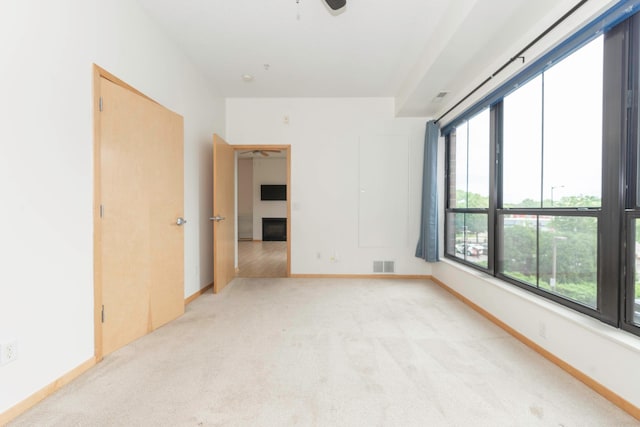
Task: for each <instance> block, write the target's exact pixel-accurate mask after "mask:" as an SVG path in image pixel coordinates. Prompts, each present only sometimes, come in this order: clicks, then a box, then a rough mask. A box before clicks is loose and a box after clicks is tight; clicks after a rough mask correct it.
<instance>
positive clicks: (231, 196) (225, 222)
mask: <svg viewBox="0 0 640 427" xmlns="http://www.w3.org/2000/svg"><path fill="white" fill-rule="evenodd" d="M234 173H235V155H234V149H233V147H232V146H231V145H229V144H227V142H226V141H225V140H224V139H222V138H220V137H219V136H218V135H213V214H214V217H213V218H212V219H213V220H214V222H213V292H214V293H218V292H220V291H221V290H222V289H224V287H225V286H227V285H228V284H229V282H231V281H232V280H233V278H234V277H235V238H234V233H235V221H236V214H235V185H234ZM222 218H224V219H222Z"/></svg>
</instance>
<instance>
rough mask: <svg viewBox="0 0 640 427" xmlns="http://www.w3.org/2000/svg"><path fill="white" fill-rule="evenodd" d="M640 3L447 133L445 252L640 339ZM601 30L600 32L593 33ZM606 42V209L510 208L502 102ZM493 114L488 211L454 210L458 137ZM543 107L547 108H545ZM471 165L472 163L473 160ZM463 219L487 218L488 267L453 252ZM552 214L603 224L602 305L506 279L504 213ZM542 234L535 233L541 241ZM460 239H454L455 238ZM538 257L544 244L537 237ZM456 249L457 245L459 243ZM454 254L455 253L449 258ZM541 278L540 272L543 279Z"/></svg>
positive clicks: (620, 8)
mask: <svg viewBox="0 0 640 427" xmlns="http://www.w3.org/2000/svg"><path fill="white" fill-rule="evenodd" d="M638 6H639V2H637V1H636V2H630V1H626V2H625V1H623V2H621V3H619V4H617V5H616V6H614V7H613V8H612V9H610V10H609V11H607V12H605V13H604V14H603V15H602V16H601V17H600V18H599V19H597V20H595V21H594V22H592V23H590V24H588V25H587V26H585V27H584V28H583V29H581V30H579V31H578V32H577V33H576V34H575V35H574V36H572V37H570V38H569V39H567V40H566V41H565V42H562V43H560V45H559V46H558V47H557V48H556V49H554V50H552V51H551V52H549V53H547V54H546V55H544V56H543V57H542V58H541V59H540V60H539V61H536V62H535V63H534V64H532V66H530V67H529V68H528V69H526V70H524V71H523V72H522V73H520V74H519V75H517V76H515V77H513V78H511V79H509V80H508V81H507V82H506V83H505V84H503V85H501V86H500V87H498V89H496V90H495V91H494V92H492V93H490V94H489V95H487V96H485V97H484V98H483V99H482V100H481V101H480V102H478V103H477V104H475V105H473V106H472V107H470V108H469V109H467V110H466V111H465V112H463V113H462V114H461V115H460V116H458V117H456V118H455V119H454V120H452V121H451V122H449V123H448V124H447V125H446V126H444V127H443V129H442V134H443V135H444V137H445V191H446V196H445V201H446V202H445V253H444V256H445V257H446V258H448V259H452V260H453V261H455V262H458V263H461V264H464V265H467V266H469V267H470V268H473V269H476V270H480V271H482V272H485V273H488V274H490V275H492V276H494V277H496V278H498V279H500V280H503V281H505V282H508V283H510V284H513V285H515V286H518V287H520V288H522V289H525V290H527V291H529V292H532V293H534V294H537V295H539V296H542V297H544V298H545V299H548V300H551V301H554V302H557V303H559V304H561V305H563V306H565V307H567V308H570V309H573V310H576V311H578V312H581V313H584V314H586V315H589V316H591V317H594V318H597V319H599V320H600V321H602V322H604V323H606V324H609V325H611V326H614V327H618V328H620V329H623V330H625V331H628V332H631V333H633V334H636V335H640V324H635V323H633V318H634V304H635V298H640V295H635V256H636V253H635V233H634V232H633V231H634V230H635V221H636V219H637V220H640V195H638V194H636V190H637V189H640V170H639V169H640V159H638V155H639V154H640V96H639V94H640V13H637V12H638ZM594 29H595V30H596V31H594ZM601 34H604V41H603V55H604V57H603V67H604V69H603V107H602V108H603V112H602V114H603V121H602V163H601V168H602V187H601V207H599V208H585V207H575V208H566V207H559V208H554V207H543V206H541V207H540V208H504V205H503V200H502V193H503V170H502V167H503V159H502V158H501V153H502V151H503V149H502V146H503V124H504V106H503V99H504V97H506V96H507V95H508V94H509V93H511V92H513V91H514V90H516V89H514V88H517V87H519V86H520V85H523V84H525V83H527V82H528V81H529V80H531V79H533V78H535V77H537V76H538V75H540V74H541V73H543V72H544V71H545V70H547V69H549V68H550V67H552V66H553V65H555V64H556V63H558V62H559V61H561V60H562V59H564V58H565V57H567V56H569V55H571V54H572V53H573V52H575V51H577V50H579V49H580V48H581V47H582V46H584V45H586V44H587V43H589V42H590V41H591V40H593V39H595V38H596V37H598V36H600V35H601ZM484 108H490V117H491V118H490V121H491V124H490V150H491V151H490V188H489V208H488V209H477V208H473V209H469V208H452V207H451V206H450V197H449V196H450V194H449V192H450V190H451V188H450V177H451V175H450V173H451V171H450V165H451V161H452V158H451V156H452V155H455V153H451V151H450V146H451V138H452V131H453V130H454V129H455V128H456V127H457V126H458V125H459V124H460V123H462V122H463V121H465V120H466V121H468V120H469V119H471V118H473V117H474V116H475V115H477V114H478V113H479V112H481V111H482V110H483V109H484ZM543 108H544V106H543ZM469 160H470V159H467V161H469ZM456 213H483V214H486V215H487V218H488V260H487V262H488V265H487V268H483V267H481V266H478V265H476V264H474V263H472V262H468V261H466V260H465V259H461V258H458V257H457V256H456V253H455V248H450V236H449V234H448V232H449V224H448V222H449V217H450V215H451V214H456ZM510 214H523V215H547V216H576V217H591V218H595V219H596V221H597V232H596V233H597V235H596V239H597V248H596V251H597V261H596V266H597V267H596V268H597V272H596V277H597V307H596V308H592V307H589V306H587V305H584V304H582V303H580V302H577V301H575V300H572V299H569V298H568V297H563V296H561V295H559V294H556V293H551V292H548V291H546V290H544V289H540V288H539V287H538V286H532V285H531V284H529V283H524V282H522V281H518V280H517V279H514V278H512V277H509V276H506V275H505V274H504V273H503V269H502V268H503V265H499V264H500V257H499V256H498V254H499V252H500V251H502V250H503V248H502V245H501V243H500V240H499V239H500V238H501V236H500V235H499V234H500V233H501V230H500V226H499V224H500V219H501V217H502V216H503V215H510ZM538 232H539V228H537V231H536V235H537V236H538V234H537V233H538ZM454 240H455V236H454ZM536 240H537V243H536V254H539V245H540V241H539V238H538V237H537V238H536ZM453 244H454V245H455V241H454V242H453ZM450 250H453V252H452V254H450V253H449V252H450ZM536 274H537V275H539V271H537V273H536Z"/></svg>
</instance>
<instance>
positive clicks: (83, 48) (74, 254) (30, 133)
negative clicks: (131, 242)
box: [0, 0, 225, 413]
mask: <svg viewBox="0 0 640 427" xmlns="http://www.w3.org/2000/svg"><path fill="white" fill-rule="evenodd" d="M0 40H2V43H0V58H2V59H1V61H2V64H1V66H0V93H1V94H2V95H1V96H0V121H1V123H0V195H1V197H2V203H0V236H2V237H1V238H0V263H1V264H0V341H3V340H7V339H16V340H17V341H18V351H19V358H18V360H17V361H15V362H13V363H11V364H8V365H6V366H2V367H0V413H2V412H4V411H5V410H7V409H9V408H10V407H12V406H13V405H15V404H16V403H18V402H20V401H22V400H23V399H25V398H27V397H28V396H29V395H31V394H32V393H34V392H35V391H37V390H39V389H41V388H42V387H44V386H46V385H47V384H49V383H50V382H52V381H54V380H56V379H57V378H59V377H61V376H62V375H64V374H65V373H66V372H68V371H70V370H71V369H73V368H75V367H77V366H78V365H80V364H81V363H83V362H85V361H87V360H89V359H91V358H92V357H93V354H94V353H93V352H94V350H93V348H94V338H93V328H94V326H93V224H92V218H93V212H92V203H93V201H92V198H93V125H92V63H96V64H98V65H100V66H101V67H103V68H105V69H106V70H108V71H110V72H111V73H113V74H115V75H116V76H118V77H119V78H121V79H123V80H124V81H126V82H127V83H129V84H131V85H132V86H134V87H136V88H137V89H139V90H140V91H141V92H143V93H145V94H147V95H148V96H150V97H151V98H153V99H155V100H157V101H158V102H160V103H161V104H163V105H165V106H166V107H168V108H169V109H171V110H173V111H175V112H177V113H179V114H181V115H182V116H183V117H184V123H185V212H184V213H185V217H186V218H187V220H188V221H189V222H188V224H187V227H186V229H185V233H186V234H185V295H190V294H191V293H193V292H195V291H197V290H198V289H200V287H202V286H204V285H206V284H208V283H210V282H211V281H212V272H211V267H210V260H211V257H212V248H211V243H210V236H211V229H212V227H211V224H210V223H209V221H208V216H209V215H210V213H211V212H210V211H211V208H210V206H211V192H212V190H211V134H212V133H213V132H218V133H221V134H224V124H225V118H224V103H223V101H222V100H221V99H219V98H217V97H216V93H215V92H214V91H213V90H211V89H210V88H209V87H208V86H207V83H206V82H205V80H204V78H203V76H202V75H200V74H199V72H198V71H197V70H196V68H195V67H194V66H193V65H192V64H191V63H190V62H189V61H188V60H187V58H186V57H185V56H184V55H183V54H182V53H180V50H179V49H178V48H177V47H176V46H175V45H174V44H173V43H172V42H171V41H169V40H168V39H167V38H166V37H165V36H164V34H163V33H162V32H161V31H160V30H159V29H158V28H157V27H156V25H155V24H154V23H153V22H151V21H149V20H148V19H147V18H146V15H145V14H144V13H143V12H142V11H141V10H140V9H139V7H138V6H137V3H136V2H135V1H129V0H110V1H98V0H59V1H55V2H51V1H47V0H3V1H2V2H0Z"/></svg>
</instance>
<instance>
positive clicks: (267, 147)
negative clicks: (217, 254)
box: [231, 144, 291, 277]
mask: <svg viewBox="0 0 640 427" xmlns="http://www.w3.org/2000/svg"><path fill="white" fill-rule="evenodd" d="M231 147H233V150H234V151H235V152H236V153H237V152H238V151H252V150H280V151H284V152H285V154H286V156H285V158H286V159H287V277H291V144H282V145H231ZM235 163H236V164H235V171H236V173H235V175H236V178H237V175H238V161H237V156H236V162H235ZM235 193H236V194H235V197H236V207H237V205H238V204H237V201H238V187H237V185H236V188H235ZM235 215H236V216H237V215H238V213H237V212H236V213H235ZM235 240H236V242H235V246H236V254H237V253H238V236H237V230H236V239H235ZM237 268H238V267H237V266H236V269H237Z"/></svg>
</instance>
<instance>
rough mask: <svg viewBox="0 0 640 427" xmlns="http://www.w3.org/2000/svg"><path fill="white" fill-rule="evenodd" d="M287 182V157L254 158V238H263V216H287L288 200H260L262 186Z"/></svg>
mask: <svg viewBox="0 0 640 427" xmlns="http://www.w3.org/2000/svg"><path fill="white" fill-rule="evenodd" d="M286 183H287V159H282V158H279V159H274V158H271V159H253V240H262V218H286V217H287V202H286V201H283V200H260V186H261V185H262V184H286Z"/></svg>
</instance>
